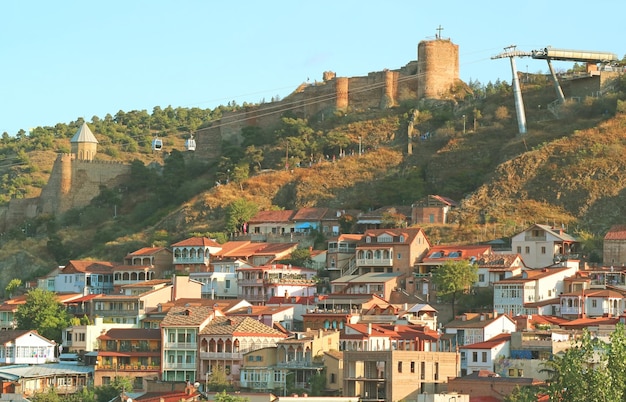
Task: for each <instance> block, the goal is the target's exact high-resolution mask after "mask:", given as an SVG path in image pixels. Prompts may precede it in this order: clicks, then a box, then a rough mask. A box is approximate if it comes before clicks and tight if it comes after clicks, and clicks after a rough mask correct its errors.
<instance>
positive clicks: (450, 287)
mask: <svg viewBox="0 0 626 402" xmlns="http://www.w3.org/2000/svg"><path fill="white" fill-rule="evenodd" d="M432 280H433V283H434V284H435V286H436V287H437V296H438V297H441V298H442V299H448V300H450V304H451V305H452V315H453V316H455V315H456V311H455V303H456V299H457V298H458V297H459V295H460V294H461V293H464V292H466V291H468V290H469V289H470V288H471V286H472V285H473V284H474V283H475V282H476V281H477V280H478V268H477V267H476V265H474V264H472V263H470V262H469V261H464V260H459V261H454V260H447V261H446V262H445V263H443V265H441V266H440V267H439V268H437V269H435V272H434V273H433V277H432Z"/></svg>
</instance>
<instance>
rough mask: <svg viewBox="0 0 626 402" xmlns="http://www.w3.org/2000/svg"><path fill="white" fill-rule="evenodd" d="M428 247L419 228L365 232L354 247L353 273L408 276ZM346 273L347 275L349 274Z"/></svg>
mask: <svg viewBox="0 0 626 402" xmlns="http://www.w3.org/2000/svg"><path fill="white" fill-rule="evenodd" d="M430 247H431V246H430V243H429V241H428V239H427V238H426V234H425V233H424V231H423V230H422V229H420V228H402V229H369V230H366V231H365V233H364V234H363V238H362V241H361V243H359V244H358V245H357V248H356V268H355V272H354V273H358V274H364V273H368V272H377V273H383V272H386V273H391V272H400V273H402V274H405V275H412V274H413V271H414V267H415V266H416V265H417V263H418V262H419V261H420V260H421V259H422V258H423V256H424V255H425V254H426V252H427V251H428V249H429V248H430ZM350 271H352V270H350ZM350 271H349V272H348V273H349V274H352V273H353V272H350Z"/></svg>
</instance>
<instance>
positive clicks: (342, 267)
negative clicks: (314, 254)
mask: <svg viewBox="0 0 626 402" xmlns="http://www.w3.org/2000/svg"><path fill="white" fill-rule="evenodd" d="M362 239H363V235H360V234H341V235H339V236H337V237H336V238H333V239H330V240H328V249H327V252H326V271H327V272H328V274H329V278H330V280H333V279H337V278H339V277H340V276H343V275H346V274H348V272H354V271H356V269H357V266H356V247H357V245H358V244H359V243H360V242H361V240H362Z"/></svg>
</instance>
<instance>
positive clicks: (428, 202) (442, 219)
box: [411, 195, 458, 225]
mask: <svg viewBox="0 0 626 402" xmlns="http://www.w3.org/2000/svg"><path fill="white" fill-rule="evenodd" d="M457 206H458V204H457V202H456V201H453V200H452V199H450V198H447V197H443V196H440V195H429V196H427V197H425V198H422V199H421V200H418V201H416V202H414V203H413V204H412V205H411V221H412V223H413V225H419V224H424V223H427V224H428V223H441V224H444V223H449V222H448V221H449V214H450V212H451V211H452V210H453V209H454V208H456V207H457Z"/></svg>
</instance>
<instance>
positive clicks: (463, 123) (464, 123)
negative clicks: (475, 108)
mask: <svg viewBox="0 0 626 402" xmlns="http://www.w3.org/2000/svg"><path fill="white" fill-rule="evenodd" d="M463 134H465V115H463Z"/></svg>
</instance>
